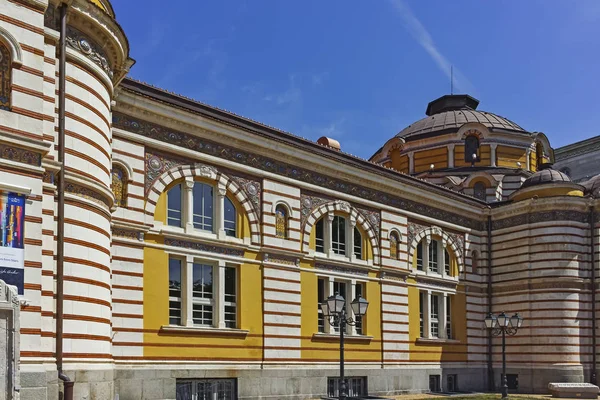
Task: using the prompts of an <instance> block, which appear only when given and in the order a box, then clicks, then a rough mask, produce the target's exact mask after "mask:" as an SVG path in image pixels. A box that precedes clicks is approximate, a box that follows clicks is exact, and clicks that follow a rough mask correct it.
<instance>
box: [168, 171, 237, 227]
mask: <svg viewBox="0 0 600 400" xmlns="http://www.w3.org/2000/svg"><path fill="white" fill-rule="evenodd" d="M184 183H185V184H184ZM184 183H178V184H176V185H174V186H173V187H171V189H169V191H168V192H167V225H169V226H174V227H180V228H185V230H186V232H187V231H188V229H192V228H193V229H195V230H197V231H204V232H210V233H215V234H223V235H225V236H230V237H236V236H237V209H236V206H235V203H234V202H233V200H232V199H231V198H230V197H228V196H225V190H224V189H223V190H217V191H215V189H216V187H215V186H213V185H211V184H209V183H203V182H193V181H187V180H186V181H185V182H184ZM221 215H222V216H223V217H222V218H223V220H220V218H221V217H220V216H221ZM217 217H218V218H217Z"/></svg>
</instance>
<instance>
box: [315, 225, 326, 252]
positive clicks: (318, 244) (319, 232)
mask: <svg viewBox="0 0 600 400" xmlns="http://www.w3.org/2000/svg"><path fill="white" fill-rule="evenodd" d="M315 251H317V252H319V253H325V229H324V222H323V218H321V219H320V220H318V221H317V223H316V225H315Z"/></svg>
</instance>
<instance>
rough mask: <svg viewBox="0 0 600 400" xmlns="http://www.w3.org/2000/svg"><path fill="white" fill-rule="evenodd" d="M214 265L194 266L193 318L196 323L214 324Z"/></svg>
mask: <svg viewBox="0 0 600 400" xmlns="http://www.w3.org/2000/svg"><path fill="white" fill-rule="evenodd" d="M213 308H214V301H213V267H212V265H205V264H196V263H194V266H193V286H192V319H193V321H194V325H201V326H213Z"/></svg>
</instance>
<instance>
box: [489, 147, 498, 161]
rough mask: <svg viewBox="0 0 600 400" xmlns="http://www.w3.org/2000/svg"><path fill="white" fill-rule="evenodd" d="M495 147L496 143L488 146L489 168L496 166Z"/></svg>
mask: <svg viewBox="0 0 600 400" xmlns="http://www.w3.org/2000/svg"><path fill="white" fill-rule="evenodd" d="M496 147H498V145H497V144H496V143H492V144H490V166H492V167H495V166H496Z"/></svg>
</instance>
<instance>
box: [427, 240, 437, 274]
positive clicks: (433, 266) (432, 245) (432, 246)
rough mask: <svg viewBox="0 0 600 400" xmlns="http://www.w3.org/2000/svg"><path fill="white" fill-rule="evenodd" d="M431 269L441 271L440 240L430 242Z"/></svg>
mask: <svg viewBox="0 0 600 400" xmlns="http://www.w3.org/2000/svg"><path fill="white" fill-rule="evenodd" d="M429 270H430V271H431V272H436V273H437V272H439V270H438V242H437V240H432V241H431V243H430V244H429Z"/></svg>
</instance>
